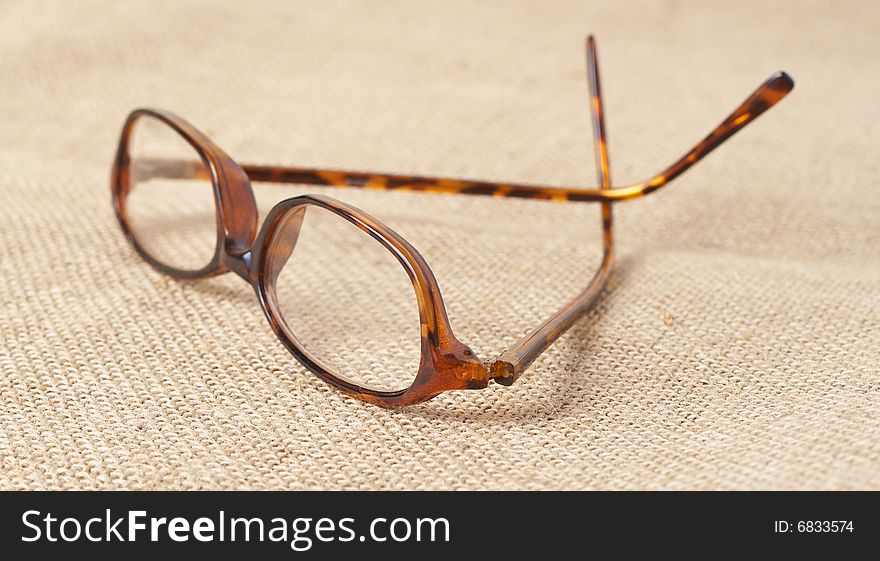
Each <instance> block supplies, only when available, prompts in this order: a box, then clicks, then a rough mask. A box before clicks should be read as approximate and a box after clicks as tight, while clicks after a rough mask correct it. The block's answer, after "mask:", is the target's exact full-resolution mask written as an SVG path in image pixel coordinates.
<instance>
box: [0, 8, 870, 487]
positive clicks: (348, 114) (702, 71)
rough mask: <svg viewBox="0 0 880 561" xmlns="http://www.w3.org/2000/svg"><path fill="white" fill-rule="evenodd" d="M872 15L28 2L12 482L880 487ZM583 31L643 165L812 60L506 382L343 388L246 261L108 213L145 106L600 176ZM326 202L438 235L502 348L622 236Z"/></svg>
mask: <svg viewBox="0 0 880 561" xmlns="http://www.w3.org/2000/svg"><path fill="white" fill-rule="evenodd" d="M878 24H880V9H878V5H877V4H876V3H871V2H865V3H851V2H834V3H826V2H816V3H804V2H797V3H795V2H754V3H736V4H730V5H727V4H721V3H707V2H674V3H659V2H647V3H642V2H638V3H637V2H627V3H611V2H609V3H588V2H580V1H579V2H571V3H557V2H553V3H544V2H542V3H537V2H535V3H510V2H504V3H497V4H486V3H480V4H479V6H475V5H472V3H468V2H460V3H451V4H450V3H444V6H443V7H440V6H439V5H436V4H435V3H429V2H424V3H422V2H399V3H372V2H370V3H368V2H363V3H348V2H346V3H337V2H321V3H312V4H309V5H304V4H300V3H292V2H291V3H280V2H279V3H259V2H186V3H184V2H167V3H155V2H152V3H147V2H131V3H129V2H126V3H111V2H106V3H104V2H49V3H44V2H31V1H21V2H4V3H3V4H2V6H0V76H2V80H0V100H2V101H0V117H2V126H0V141H2V150H0V200H2V204H0V264H2V277H0V303H2V308H0V335H2V346H0V486H2V487H3V488H6V489H19V488H29V489H36V488H53V489H57V488H62V489H68V488H98V489H117V488H127V489H160V488H161V489H240V488H258V489H268V488H282V489H304V488H319V489H496V488H513V489H560V488H568V489H583V488H594V489H622V488H629V489H632V488H636V489H641V488H650V489H656V488H660V489H714V488H723V489H729V488H739V489H755V488H779V489H792V488H807V489H852V488H866V487H867V488H878V487H880V442H878V428H880V398H878V389H880V385H878V362H880V358H878V357H880V353H878V349H880V227H878V211H880V189H878V186H877V185H876V183H877V180H878V176H880V167H878V159H877V157H876V151H877V146H878V142H877V141H878V137H880V125H878V123H880V119H878V117H880V107H878V103H877V91H880V78H878V76H880V74H878V72H877V66H876V61H877V59H878V55H880V53H878V42H877V33H876V31H877V30H878V29H880V25H878ZM587 32H593V33H595V34H596V35H597V38H598V40H599V50H600V56H601V63H602V70H603V78H604V86H605V87H604V90H605V92H604V93H605V95H606V98H607V112H608V127H609V137H610V151H611V158H612V167H613V174H614V180H615V182H616V183H618V184H624V183H627V182H633V181H637V180H641V179H643V178H644V177H645V176H647V175H649V174H650V173H653V172H655V171H658V170H659V169H660V168H661V167H662V166H664V165H666V164H668V163H670V162H671V161H672V160H673V159H674V158H676V157H678V156H679V155H680V154H681V153H682V152H683V151H684V150H686V149H687V148H689V147H690V146H691V145H692V144H693V143H694V142H696V141H697V140H698V139H699V138H701V137H702V136H703V135H704V134H705V133H706V132H708V131H709V130H710V129H711V128H712V127H713V126H715V125H716V124H717V123H718V122H719V121H720V119H721V118H722V117H723V116H724V115H726V114H727V112H729V111H730V110H731V109H732V108H733V107H734V106H735V105H737V104H738V103H739V102H740V101H741V100H742V99H743V98H744V97H745V96H746V95H747V94H748V93H749V92H751V91H752V90H753V89H754V88H755V87H756V86H757V85H758V84H759V83H760V82H761V81H762V80H763V79H764V78H766V77H767V76H768V75H769V74H770V73H771V72H773V71H775V70H777V69H780V68H782V69H785V70H787V71H789V72H790V73H791V74H792V75H793V76H794V77H795V79H796V81H797V83H798V85H797V87H796V88H795V90H794V92H793V93H792V95H791V96H790V97H789V98H787V99H785V100H784V101H783V102H782V103H781V104H780V105H779V107H778V108H774V109H773V110H771V111H770V112H769V113H768V114H767V115H765V116H762V117H761V118H760V119H759V120H758V121H757V122H756V123H755V124H754V125H752V126H750V127H748V128H747V129H746V130H745V131H744V132H743V133H742V134H741V135H739V136H737V137H736V138H734V139H733V140H732V141H731V142H730V143H729V144H727V145H725V146H724V147H723V148H721V149H720V150H719V151H718V152H716V153H714V154H712V155H711V156H710V157H709V158H708V160H707V161H705V162H703V163H701V164H700V165H699V166H698V167H697V168H695V169H694V170H693V171H692V172H690V173H688V174H687V175H686V176H684V177H682V178H681V179H680V180H678V181H677V182H676V184H674V185H672V186H670V187H669V188H668V190H664V191H661V192H660V193H657V194H655V195H652V196H651V197H649V198H648V199H646V200H642V201H637V202H632V203H626V204H621V205H619V206H618V207H617V208H618V217H619V221H618V226H619V252H620V267H619V269H618V271H617V272H616V274H615V276H614V278H613V280H612V284H611V287H610V289H609V290H608V291H607V293H606V294H605V295H604V297H603V299H602V301H601V302H600V305H599V306H598V308H597V309H596V311H595V313H593V314H591V315H590V316H589V317H588V318H586V319H585V320H583V321H582V322H580V323H579V324H578V325H577V326H576V327H575V328H574V329H573V330H572V331H571V332H570V334H568V335H567V336H565V337H564V338H563V339H561V340H560V341H559V342H558V343H557V344H555V345H554V346H553V347H552V349H551V350H550V352H548V353H547V354H546V355H545V356H543V357H542V358H541V359H540V360H539V361H538V362H537V363H536V364H535V365H534V367H533V368H532V370H531V371H529V373H528V374H527V375H526V376H524V377H523V379H522V380H521V381H520V382H519V383H517V384H516V385H514V386H513V387H511V388H505V387H501V386H492V387H490V388H489V389H488V390H484V391H480V392H458V393H454V394H446V395H443V396H441V397H439V398H437V399H435V400H433V401H431V402H429V403H427V404H423V405H418V406H413V407H409V408H405V409H400V410H390V411H389V410H383V409H380V408H378V407H374V406H370V405H366V404H364V403H361V402H359V401H356V400H354V399H351V398H348V397H345V396H344V395H342V394H341V393H340V392H338V391H336V390H334V389H333V388H331V387H329V386H328V385H327V384H325V383H323V382H321V381H320V380H318V379H317V378H315V377H314V376H313V375H311V374H310V373H309V372H307V371H306V370H305V369H304V368H303V367H301V366H300V365H299V364H298V363H296V362H295V361H294V360H293V359H292V357H290V356H289V355H288V353H287V352H286V351H285V350H284V349H283V348H282V346H281V344H280V343H279V342H278V341H277V340H276V339H275V336H274V335H273V334H272V332H271V330H270V329H269V327H268V325H267V324H266V321H265V319H264V318H263V316H262V314H261V312H260V309H259V307H258V305H257V303H256V300H255V298H254V296H253V294H252V293H251V292H250V291H249V290H248V289H247V287H246V286H245V285H244V284H243V283H242V282H241V281H240V280H239V279H238V278H236V277H234V276H225V277H220V278H215V279H211V280H207V281H200V282H179V281H175V280H173V279H169V278H166V277H164V276H162V275H160V274H158V273H156V272H155V271H153V270H152V269H151V268H150V267H149V266H148V265H146V264H145V263H144V262H142V261H141V260H140V259H139V258H138V257H137V256H136V255H135V254H134V252H133V251H132V250H131V249H130V248H129V247H128V245H127V244H126V242H125V241H124V239H123V237H122V236H121V234H120V231H119V228H118V226H117V224H116V222H115V219H114V217H113V214H112V211H111V208H110V197H109V189H108V181H107V179H108V173H109V167H110V161H111V158H112V154H113V152H114V149H115V143H116V140H117V135H118V132H119V128H120V126H121V123H122V120H123V118H124V117H125V114H126V113H127V111H128V110H130V109H132V108H134V107H137V106H142V105H147V106H157V107H162V108H168V109H171V110H174V111H176V112H178V113H179V114H181V115H183V116H185V117H186V118H188V119H189V120H191V121H192V122H193V123H194V124H195V125H196V126H198V127H200V128H202V130H204V131H205V132H207V133H208V134H209V135H210V136H211V137H212V138H214V139H215V140H216V142H217V143H218V144H219V145H220V146H222V147H223V148H224V149H226V150H227V151H228V152H229V153H230V154H232V155H233V156H234V157H235V158H237V159H238V160H239V161H250V162H261V163H278V164H282V163H287V164H295V165H314V166H334V167H343V168H353V169H371V170H387V171H393V172H398V173H424V174H442V175H447V176H453V177H455V176H463V177H473V178H481V179H495V180H520V181H527V182H540V183H546V184H570V183H576V184H584V185H589V184H593V183H594V182H595V181H594V166H593V156H592V148H591V146H590V136H591V135H590V128H589V119H588V106H587V93H586V85H585V76H584V60H583V59H584V55H583V40H584V36H585V34H586V33H587ZM307 191H317V189H305V188H303V187H297V186H287V187H264V188H261V191H260V195H259V197H260V202H261V204H263V205H264V208H265V207H266V206H268V205H271V204H272V203H273V202H275V201H277V200H279V199H281V198H284V197H288V196H293V195H296V194H298V193H303V192H307ZM331 194H332V195H333V196H338V197H340V198H342V199H344V200H346V201H347V202H350V203H352V204H355V205H358V206H361V207H362V208H364V209H366V210H367V211H368V212H371V213H372V214H374V215H376V216H378V217H380V218H381V219H383V220H384V221H385V222H387V223H388V224H389V225H391V226H392V227H394V228H396V229H397V230H398V231H399V232H400V233H402V234H403V235H404V236H406V237H407V238H408V239H410V240H411V241H412V242H413V244H414V245H415V246H416V247H417V248H419V249H420V250H421V251H422V253H423V254H424V255H425V257H426V258H427V260H428V262H429V263H430V264H431V265H432V267H433V268H434V270H435V272H436V275H437V277H438V279H439V281H440V285H441V288H442V289H443V291H444V295H445V297H446V300H447V304H448V307H449V314H450V317H451V320H452V323H453V326H454V328H455V329H456V332H457V334H458V335H459V336H460V338H461V339H462V340H464V341H466V342H467V343H469V344H470V345H471V346H472V347H473V348H474V350H475V351H476V352H477V354H479V355H480V356H481V357H483V358H485V359H491V358H493V357H494V356H497V355H498V354H499V353H500V352H501V351H502V350H503V349H504V348H505V346H506V345H509V344H511V343H512V342H513V341H515V340H516V339H517V338H518V337H519V336H521V335H523V334H524V333H525V332H527V331H528V330H529V329H531V328H533V327H535V326H536V325H538V324H539V323H540V322H541V321H542V320H543V319H544V318H545V317H546V316H547V315H548V314H549V313H550V312H551V311H552V310H554V309H555V308H556V307H558V306H560V305H562V304H563V303H564V302H565V301H566V300H567V299H568V298H570V297H572V296H573V295H574V294H576V293H577V291H578V290H579V289H580V288H581V287H583V286H584V285H585V283H586V282H587V281H588V279H589V275H590V274H591V272H592V268H594V267H595V265H596V262H597V258H598V248H599V225H598V218H597V217H598V209H597V208H596V207H595V206H594V205H578V204H568V205H566V204H552V203H540V202H523V201H501V200H493V199H485V200H482V199H479V198H460V197H448V196H433V195H418V194H389V193H381V192H357V191H354V190H348V191H336V192H333V193H331ZM328 251H332V249H328ZM327 262H328V263H330V266H334V267H337V268H338V269H337V270H336V274H337V275H345V274H348V271H347V269H346V263H345V262H344V260H340V259H335V260H334V259H327ZM371 278H372V277H371ZM369 302H370V301H369V300H367V303H366V304H365V305H367V306H369V305H370V303H369ZM375 312H376V313H378V314H381V313H382V309H381V307H378V306H377V307H376V309H375ZM324 328H325V329H327V330H328V332H333V330H334V325H333V323H332V321H331V320H328V322H327V323H326V324H325V325H324Z"/></svg>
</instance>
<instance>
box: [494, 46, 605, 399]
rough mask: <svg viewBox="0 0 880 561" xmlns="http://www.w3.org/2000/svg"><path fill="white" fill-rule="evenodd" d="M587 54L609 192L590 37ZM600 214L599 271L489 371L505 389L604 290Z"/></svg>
mask: <svg viewBox="0 0 880 561" xmlns="http://www.w3.org/2000/svg"><path fill="white" fill-rule="evenodd" d="M586 51H587V52H586V54H587V83H588V86H589V89H590V115H591V117H592V124H593V149H594V152H595V158H596V179H597V180H598V182H599V186H600V188H601V189H602V190H603V191H607V190H610V189H611V162H610V160H609V156H608V136H607V134H606V133H605V108H604V106H603V102H602V87H601V83H600V80H599V61H598V54H597V52H596V41H595V39H594V38H593V36H592V35H590V36H589V37H587V49H586ZM601 213H602V262H601V263H600V265H599V270H598V271H596V274H595V275H593V278H592V280H590V283H589V284H588V285H587V287H586V288H585V289H584V290H583V291H582V292H581V293H580V294H578V295H577V297H575V299H574V300H572V301H571V302H569V303H568V304H567V305H566V306H565V307H564V308H562V309H561V310H559V311H558V312H556V313H555V314H554V315H553V316H552V317H550V318H549V319H548V320H547V321H545V322H544V323H543V324H541V326H540V327H538V328H537V329H535V330H534V331H532V332H531V333H530V334H529V335H527V336H526V337H525V338H524V339H522V340H521V341H519V342H518V343H517V344H516V345H514V346H512V347H510V348H508V349H507V350H506V351H504V353H503V354H502V355H501V356H500V357H498V359H497V360H496V361H495V362H494V363H493V364H492V366H491V370H490V376H491V377H492V378H493V379H494V380H495V381H496V382H497V383H499V384H502V385H505V386H509V385H511V384H513V382H514V381H516V379H517V378H519V376H520V375H521V374H522V373H523V372H524V371H525V369H526V368H528V366H529V365H531V363H532V362H533V361H534V360H535V359H536V358H537V357H538V356H540V355H541V354H542V353H543V352H544V351H545V350H546V349H547V348H548V347H549V346H550V345H551V344H552V343H553V342H554V341H555V340H556V339H557V338H559V337H560V336H561V335H562V334H563V333H565V332H566V331H567V330H568V329H569V328H570V327H571V326H572V325H573V324H574V322H576V321H577V320H578V319H579V318H581V317H582V316H583V315H584V314H586V313H587V311H589V310H590V309H591V308H592V307H593V304H594V303H595V301H596V299H597V298H598V297H599V294H601V292H602V290H604V288H605V285H606V284H607V282H608V278H609V277H610V276H611V269H612V267H613V265H614V215H613V210H612V203H611V202H610V201H602V202H601Z"/></svg>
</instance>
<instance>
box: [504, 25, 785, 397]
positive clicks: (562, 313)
mask: <svg viewBox="0 0 880 561" xmlns="http://www.w3.org/2000/svg"><path fill="white" fill-rule="evenodd" d="M587 68H588V72H587V76H588V80H589V84H590V97H591V105H590V107H591V110H592V117H593V138H594V142H595V151H596V174H597V176H598V179H599V184H600V185H601V187H602V190H603V191H604V192H605V193H613V194H615V195H616V197H617V198H615V199H613V200H626V199H632V198H638V197H642V196H644V195H647V194H649V193H651V192H653V191H656V190H657V189H659V188H661V187H663V186H664V185H666V184H667V183H669V182H670V181H672V180H673V179H675V178H676V177H678V176H679V175H681V174H682V173H684V172H685V171H686V170H687V169H688V168H690V167H691V166H692V165H693V164H694V163H696V162H697V161H699V160H700V159H701V158H703V157H704V156H706V154H708V153H709V152H711V151H712V150H714V149H715V148H716V147H717V146H719V145H720V144H721V143H723V142H724V141H725V140H727V139H728V138H730V137H731V136H733V135H734V134H735V133H736V132H737V131H739V130H740V129H741V128H743V127H745V126H746V125H747V124H748V123H749V122H751V121H753V120H754V119H755V118H757V117H758V116H759V115H760V114H761V113H763V112H764V111H766V110H767V109H769V108H770V107H772V106H773V105H774V104H776V103H777V102H778V101H779V100H781V99H782V98H783V97H785V95H786V94H788V92H790V91H791V89H792V88H793V87H794V81H793V80H792V79H791V77H790V76H789V75H788V74H786V73H785V72H776V73H774V74H773V75H772V76H770V78H769V79H768V80H767V81H766V82H764V84H762V85H761V86H760V87H759V88H758V89H757V90H755V92H754V93H753V94H752V95H751V96H749V97H748V98H747V99H746V100H745V101H744V102H743V103H742V104H740V106H739V107H737V108H736V109H735V110H734V112H733V113H732V114H731V115H730V116H729V117H727V119H725V120H724V121H723V122H722V123H721V124H720V125H719V126H718V127H716V128H715V130H713V131H712V132H711V133H710V134H709V135H708V136H707V137H706V138H704V139H703V140H702V141H701V142H700V143H699V144H697V145H696V146H695V147H694V148H693V149H692V150H691V151H690V152H688V153H687V154H685V155H684V156H683V157H682V158H680V159H679V160H678V161H677V162H675V163H674V164H672V165H671V166H669V167H668V168H667V169H665V170H664V171H662V172H661V173H659V174H657V175H655V176H654V177H653V178H651V179H650V180H648V181H645V182H643V183H639V184H636V185H632V186H629V187H621V188H617V189H614V188H611V171H610V166H609V161H608V148H607V139H606V135H605V119H604V111H603V106H602V95H601V88H600V84H599V67H598V62H597V56H596V45H595V41H594V40H593V37H592V36H590V37H589V38H588V39H587ZM601 202H602V229H603V247H604V252H603V256H602V263H601V264H600V266H599V270H598V271H597V272H596V274H595V276H594V277H593V279H592V280H591V281H590V284H589V285H588V286H587V288H586V289H584V291H583V292H581V293H580V294H579V295H578V296H577V297H576V298H575V299H574V300H572V301H571V302H570V303H569V304H568V305H566V306H565V307H564V308H562V309H561V310H559V311H558V312H556V314H554V315H553V316H552V317H550V318H549V319H548V320H547V321H545V322H544V323H543V324H542V325H541V326H539V327H538V328H537V329H535V330H533V331H532V332H531V333H529V334H528V335H527V336H526V337H524V338H523V339H522V340H520V341H519V342H518V343H516V344H515V345H513V346H512V347H510V348H508V349H507V350H506V351H505V352H504V353H503V354H502V355H501V356H500V357H499V358H498V359H497V360H496V361H495V362H494V363H493V365H492V367H491V375H492V377H493V378H494V380H495V381H496V382H498V383H500V384H503V385H510V384H512V383H513V382H514V381H516V379H517V378H519V376H521V375H522V373H523V372H524V371H525V370H526V369H527V368H528V367H529V366H530V365H531V364H532V362H534V361H535V359H537V358H538V357H539V356H540V355H541V354H542V353H543V352H544V351H545V350H547V348H548V347H549V346H550V345H551V344H552V343H553V342H554V341H556V339H558V338H559V337H560V336H561V335H562V334H563V333H565V332H566V331H567V330H568V329H569V328H570V327H571V326H572V325H573V324H574V323H575V322H576V321H577V320H578V319H580V318H581V317H582V316H583V315H584V314H586V313H587V312H588V311H589V310H590V308H591V307H592V305H593V304H594V303H595V300H596V298H597V297H598V296H599V294H600V293H601V292H602V290H603V289H604V287H605V284H606V283H607V281H608V278H609V277H610V273H611V267H612V265H613V262H614V252H613V250H614V248H613V218H612V209H611V203H610V202H609V201H607V200H602V201H601Z"/></svg>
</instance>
